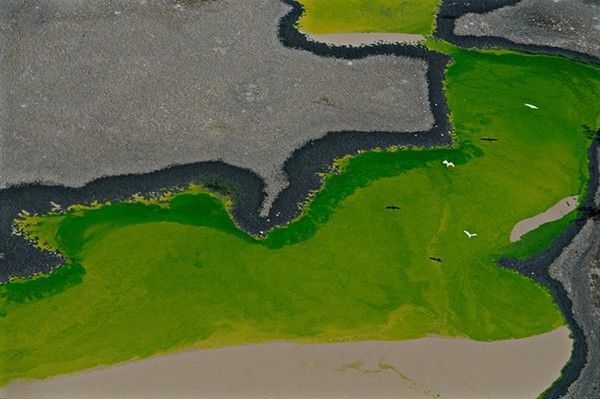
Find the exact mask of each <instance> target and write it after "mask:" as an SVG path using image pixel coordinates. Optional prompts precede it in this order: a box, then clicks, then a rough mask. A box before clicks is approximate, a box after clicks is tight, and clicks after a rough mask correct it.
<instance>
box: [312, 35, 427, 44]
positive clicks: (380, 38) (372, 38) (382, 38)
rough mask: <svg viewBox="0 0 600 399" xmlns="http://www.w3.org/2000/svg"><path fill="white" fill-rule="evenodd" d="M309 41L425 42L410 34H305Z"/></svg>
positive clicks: (339, 42) (420, 36)
mask: <svg viewBox="0 0 600 399" xmlns="http://www.w3.org/2000/svg"><path fill="white" fill-rule="evenodd" d="M305 34H306V36H307V37H308V39H309V40H312V41H315V42H323V43H327V44H331V45H334V46H353V47H357V46H364V45H369V44H377V43H412V44H414V43H419V42H422V41H423V40H425V36H423V35H417V34H412V33H385V32H369V33H325V34H318V35H317V34H309V33H305Z"/></svg>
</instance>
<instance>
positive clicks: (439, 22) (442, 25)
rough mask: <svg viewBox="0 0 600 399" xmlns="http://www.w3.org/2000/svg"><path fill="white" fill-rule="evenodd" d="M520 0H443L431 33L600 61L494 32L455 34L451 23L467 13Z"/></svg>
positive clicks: (462, 42) (478, 44)
mask: <svg viewBox="0 0 600 399" xmlns="http://www.w3.org/2000/svg"><path fill="white" fill-rule="evenodd" d="M519 1H520V0H486V1H480V0H479V1H478V0H446V1H443V2H442V4H441V5H440V10H439V12H438V15H437V19H436V30H435V33H434V35H435V36H436V37H439V38H440V39H444V40H446V41H449V42H450V43H454V44H456V45H458V46H461V47H466V48H505V49H513V50H519V51H523V52H527V53H536V54H537V53H544V54H555V55H561V56H564V57H567V58H572V59H575V60H579V61H584V62H589V63H591V64H597V65H599V64H600V59H599V58H598V57H595V56H593V55H590V54H586V53H581V52H578V51H573V50H569V49H564V48H559V47H553V46H542V45H536V44H524V43H516V42H513V41H512V40H508V39H505V38H503V37H497V36H472V35H456V34H454V27H455V24H456V20H457V19H458V18H460V17H461V16H463V15H464V14H467V13H476V14H483V13H486V12H490V11H492V10H495V9H497V8H501V7H505V6H512V5H515V4H517V3H518V2H519Z"/></svg>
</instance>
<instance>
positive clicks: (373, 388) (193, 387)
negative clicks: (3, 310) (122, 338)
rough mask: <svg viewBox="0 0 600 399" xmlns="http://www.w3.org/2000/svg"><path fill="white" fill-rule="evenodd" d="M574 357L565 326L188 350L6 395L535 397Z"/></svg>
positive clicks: (23, 386) (64, 398) (27, 385)
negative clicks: (524, 333)
mask: <svg viewBox="0 0 600 399" xmlns="http://www.w3.org/2000/svg"><path fill="white" fill-rule="evenodd" d="M570 353H571V339H570V338H569V330H568V329H567V328H566V327H561V328H558V329H556V330H554V331H552V332H549V333H546V334H542V335H538V336H534V337H529V338H523V339H516V340H506V341H495V342H477V341H471V340H467V339H450V338H438V337H432V338H424V339H418V340H412V341H398V342H386V341H367V342H359V343H341V344H295V343H270V344H262V345H248V346H240V347H231V348H222V349H211V350H189V351H185V352H179V353H175V354H170V355H163V356H156V357H152V358H150V359H145V360H140V361H133V362H128V363H123V364H120V365H116V366H112V367H108V368H101V369H95V370H90V371H84V372H80V373H77V374H73V375H67V376H60V377H55V378H50V379H47V380H42V381H34V382H15V383H12V384H10V385H9V386H7V387H5V388H3V389H2V390H0V395H3V397H7V398H17V397H18V398H23V399H33V398H44V399H52V398H60V399H76V398H90V397H93V398H97V399H102V398H111V399H117V398H165V397H170V398H199V397H212V398H215V397H246V398H248V397H261V398H265V397H277V398H282V397H313V398H314V397H327V398H333V397H361V398H364V397H411V398H432V397H438V396H436V395H440V397H442V398H465V397H488V398H491V397H510V398H535V397H537V396H538V395H539V394H540V393H541V392H542V391H544V390H545V389H546V388H547V387H548V386H549V385H550V384H551V383H552V382H553V381H554V380H555V379H556V378H557V377H558V376H559V374H560V369H561V368H562V366H563V365H564V364H565V363H566V362H567V361H568V359H569V356H570Z"/></svg>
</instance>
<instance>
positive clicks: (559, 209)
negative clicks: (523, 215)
mask: <svg viewBox="0 0 600 399" xmlns="http://www.w3.org/2000/svg"><path fill="white" fill-rule="evenodd" d="M577 198H578V197H577V196H576V195H575V196H571V197H567V198H563V199H562V200H560V201H558V202H557V203H556V204H555V205H553V206H552V207H550V208H548V209H547V210H545V211H544V212H542V213H539V214H537V215H535V216H532V217H530V218H527V219H523V220H521V221H520V222H518V223H517V224H515V227H513V229H512V231H511V232H510V242H515V241H517V240H519V239H521V237H522V236H524V235H525V234H527V233H529V232H530V231H531V230H535V229H537V228H538V227H539V226H541V225H543V224H544V223H548V222H553V221H555V220H558V219H561V218H563V217H564V216H565V215H567V214H568V213H570V212H572V211H574V210H575V209H576V208H577Z"/></svg>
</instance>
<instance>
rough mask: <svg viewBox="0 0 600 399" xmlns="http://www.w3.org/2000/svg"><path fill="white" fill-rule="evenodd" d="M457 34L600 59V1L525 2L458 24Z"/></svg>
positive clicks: (469, 16) (467, 17)
mask: <svg viewBox="0 0 600 399" xmlns="http://www.w3.org/2000/svg"><path fill="white" fill-rule="evenodd" d="M454 33H455V34H456V35H473V36H498V37H503V38H505V39H509V40H512V41H513V42H516V43H522V44H537V45H542V46H552V47H559V48H564V49H568V50H574V51H578V52H580V53H586V54H590V55H592V56H595V57H600V1H599V0H523V1H521V2H519V3H517V4H516V5H514V6H507V7H502V8H499V9H496V10H493V11H491V12H489V13H485V14H475V13H469V14H465V15H463V16H462V17H460V18H459V19H458V20H457V21H456V27H455V29H454Z"/></svg>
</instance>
